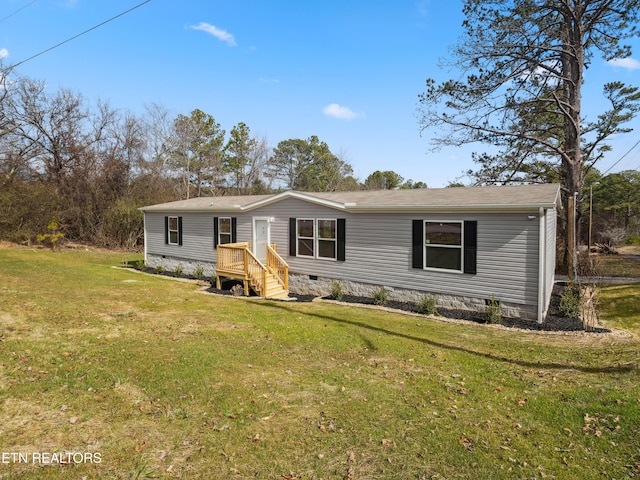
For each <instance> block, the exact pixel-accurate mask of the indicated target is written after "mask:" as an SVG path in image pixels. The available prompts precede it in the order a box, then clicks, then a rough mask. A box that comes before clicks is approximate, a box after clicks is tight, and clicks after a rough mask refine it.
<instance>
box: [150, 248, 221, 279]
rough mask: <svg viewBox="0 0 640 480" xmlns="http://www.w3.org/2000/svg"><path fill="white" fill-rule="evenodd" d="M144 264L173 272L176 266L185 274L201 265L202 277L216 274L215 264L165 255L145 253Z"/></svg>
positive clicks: (189, 273)
mask: <svg viewBox="0 0 640 480" xmlns="http://www.w3.org/2000/svg"><path fill="white" fill-rule="evenodd" d="M145 266H146V267H149V268H158V267H162V268H164V269H165V270H166V271H167V272H174V271H175V270H176V267H180V268H182V272H183V273H184V274H185V275H192V274H193V273H194V272H195V271H196V270H197V269H198V267H201V268H202V275H203V276H204V277H215V275H216V266H215V264H214V263H207V262H200V261H197V260H191V259H188V258H179V257H169V256H166V255H153V254H147V258H146V261H145Z"/></svg>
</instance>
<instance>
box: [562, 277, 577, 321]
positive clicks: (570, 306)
mask: <svg viewBox="0 0 640 480" xmlns="http://www.w3.org/2000/svg"><path fill="white" fill-rule="evenodd" d="M559 312H560V315H562V316H563V317H567V318H579V317H580V287H578V286H577V285H576V284H570V285H567V287H566V288H565V289H564V291H563V292H562V293H561V294H560V307H559Z"/></svg>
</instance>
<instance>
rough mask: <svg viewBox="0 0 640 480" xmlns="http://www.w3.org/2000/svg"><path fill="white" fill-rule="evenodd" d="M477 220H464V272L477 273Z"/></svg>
mask: <svg viewBox="0 0 640 480" xmlns="http://www.w3.org/2000/svg"><path fill="white" fill-rule="evenodd" d="M477 250H478V222H476V221H475V220H473V221H472V220H467V221H465V222H464V273H470V274H473V275H475V274H476V273H477V258H476V257H477V255H476V252H477Z"/></svg>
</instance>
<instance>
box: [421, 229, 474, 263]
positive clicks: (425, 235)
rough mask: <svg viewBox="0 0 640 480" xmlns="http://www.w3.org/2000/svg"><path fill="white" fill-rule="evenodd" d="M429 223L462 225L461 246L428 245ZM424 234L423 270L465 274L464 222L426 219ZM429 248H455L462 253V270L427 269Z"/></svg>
mask: <svg viewBox="0 0 640 480" xmlns="http://www.w3.org/2000/svg"><path fill="white" fill-rule="evenodd" d="M427 223H459V224H460V245H442V244H439V243H427ZM422 225H423V232H424V239H423V241H424V246H423V248H424V259H423V268H424V269H425V270H429V271H432V272H447V273H463V272H464V220H432V219H425V220H423V221H422ZM429 247H439V248H455V249H457V250H459V251H460V270H457V269H454V268H437V267H427V249H428V248H429Z"/></svg>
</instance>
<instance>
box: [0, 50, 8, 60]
mask: <svg viewBox="0 0 640 480" xmlns="http://www.w3.org/2000/svg"><path fill="white" fill-rule="evenodd" d="M8 56H9V50H7V49H6V48H0V60H4V59H5V58H7V57H8Z"/></svg>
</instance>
